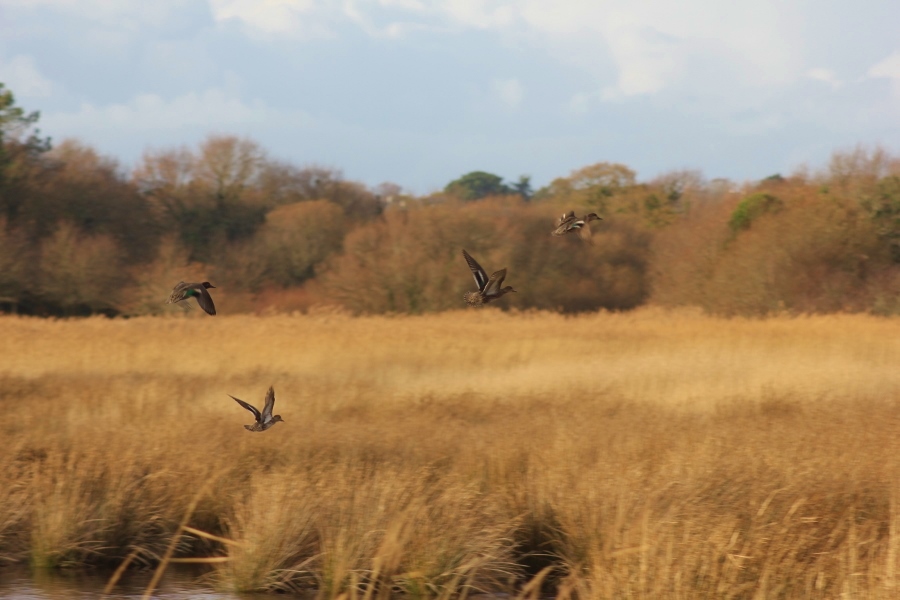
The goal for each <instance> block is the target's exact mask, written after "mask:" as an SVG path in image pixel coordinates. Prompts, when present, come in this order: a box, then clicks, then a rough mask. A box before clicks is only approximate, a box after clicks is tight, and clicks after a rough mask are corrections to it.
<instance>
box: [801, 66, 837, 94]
mask: <svg viewBox="0 0 900 600" xmlns="http://www.w3.org/2000/svg"><path fill="white" fill-rule="evenodd" d="M804 75H806V76H807V77H809V78H810V79H815V80H816V81H821V82H822V83H827V84H828V85H830V86H831V87H832V88H834V89H837V88H839V87H841V86H842V85H843V82H842V81H841V80H840V79H838V78H837V76H836V75H835V74H834V72H833V71H832V70H831V69H825V68H823V67H817V68H815V69H809V70H808V71H806V73H804Z"/></svg>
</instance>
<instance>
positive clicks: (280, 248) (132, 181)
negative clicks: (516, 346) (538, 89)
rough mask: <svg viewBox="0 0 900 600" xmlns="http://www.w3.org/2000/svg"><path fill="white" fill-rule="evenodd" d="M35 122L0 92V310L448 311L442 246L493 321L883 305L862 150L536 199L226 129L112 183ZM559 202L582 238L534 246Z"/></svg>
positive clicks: (114, 171)
mask: <svg viewBox="0 0 900 600" xmlns="http://www.w3.org/2000/svg"><path fill="white" fill-rule="evenodd" d="M37 120H38V114H37V113H26V112H25V111H23V110H22V109H21V108H19V107H17V106H16V105H15V102H14V98H13V96H12V94H11V93H10V92H9V91H8V90H6V89H5V88H3V86H2V84H0V310H3V311H6V312H20V313H26V314H40V315H84V314H92V313H105V314H109V315H120V314H121V315H140V314H154V313H162V312H164V311H167V310H168V311H171V310H173V308H172V307H171V306H166V305H164V304H163V301H164V299H165V298H166V297H167V294H168V292H169V291H170V290H171V288H172V286H173V285H174V284H175V283H177V282H178V281H180V280H186V281H189V280H194V281H197V280H204V279H208V280H210V281H212V282H213V283H214V284H215V285H216V286H217V290H216V292H217V293H216V299H217V304H218V305H219V306H220V308H221V310H220V312H223V313H227V312H242V311H258V310H265V309H274V310H296V309H300V310H303V309H306V308H309V307H311V306H314V305H321V304H334V305H340V306H343V307H345V308H347V309H349V310H351V311H354V312H359V313H366V312H413V313H420V312H427V311H436V310H444V309H450V308H461V307H463V302H462V294H463V293H464V292H465V291H466V290H468V289H472V287H473V286H474V282H473V281H472V280H471V277H470V275H469V272H468V269H467V268H466V265H465V263H464V261H463V260H462V258H461V254H460V249H461V248H466V249H467V250H469V252H470V253H471V254H472V255H473V256H475V257H476V258H477V259H478V260H479V261H480V262H481V263H482V264H483V265H484V267H485V268H486V269H487V270H488V271H492V270H495V269H499V268H501V267H508V269H509V275H508V277H507V282H508V283H510V284H512V285H513V286H514V287H515V288H516V289H517V290H518V291H519V293H517V294H511V295H509V296H506V297H505V298H504V300H503V303H498V305H501V306H502V307H504V308H520V309H525V308H542V309H552V310H562V311H585V310H596V309H600V308H606V309H613V310H620V309H628V308H633V307H636V306H639V305H641V304H645V303H647V302H654V303H657V304H664V305H698V306H702V307H703V308H704V309H706V310H708V311H710V312H715V313H721V314H753V315H758V314H767V313H771V312H780V311H789V312H820V311H871V312H877V313H882V314H891V313H895V312H898V311H900V304H898V302H897V301H896V300H895V298H897V296H898V292H900V160H898V159H897V158H895V157H892V156H890V155H889V154H888V153H886V152H885V151H883V150H880V149H874V150H867V149H861V148H859V149H855V150H853V151H850V152H846V153H838V154H835V155H834V157H833V159H832V161H831V163H830V164H829V165H828V166H827V168H825V169H823V170H822V171H821V172H817V173H796V174H793V175H791V176H789V177H782V176H779V175H776V176H772V177H770V178H767V179H766V180H763V181H760V182H756V183H751V184H742V185H735V184H733V183H731V182H728V181H724V180H712V181H709V180H706V179H704V178H703V177H702V175H700V174H699V173H697V172H694V171H677V172H672V173H669V174H666V175H663V176H660V177H657V178H655V179H653V180H651V181H646V182H641V181H638V180H637V178H636V174H635V172H634V171H633V170H631V169H629V168H628V167H627V166H624V165H620V164H614V163H598V164H594V165H591V166H588V167H584V168H582V169H578V170H576V171H574V172H572V173H571V174H569V175H568V176H566V177H560V178H558V179H556V180H554V181H553V182H552V183H551V184H550V185H548V186H546V187H544V188H542V189H539V190H536V191H535V190H532V188H531V184H530V181H529V179H528V177H525V176H523V177H520V178H519V179H518V181H516V182H515V183H505V182H504V181H503V179H502V178H501V177H499V176H497V175H493V174H491V173H484V172H474V173H469V174H466V175H463V176H462V177H460V178H459V179H457V180H455V181H452V182H450V183H448V184H447V186H446V188H445V189H444V190H443V191H442V192H439V193H435V194H430V195H427V196H413V195H410V194H404V193H403V191H402V189H401V188H400V187H399V186H397V185H394V184H382V185H381V186H378V187H376V188H370V187H368V186H365V185H363V184H361V183H358V182H353V181H349V180H347V179H345V178H344V177H343V176H342V174H341V173H340V172H339V171H337V170H334V169H328V168H322V167H317V166H296V165H291V164H286V163H284V162H280V161H277V160H274V159H272V158H270V157H269V156H268V155H267V154H266V152H265V151H264V149H262V148H261V147H260V146H259V145H258V144H256V143H254V142H253V141H251V140H248V139H244V138H238V137H234V136H210V137H209V138H207V139H206V140H205V141H204V142H203V143H201V144H199V145H198V146H197V147H196V148H174V149H164V150H155V151H148V152H147V153H146V154H145V155H144V156H143V158H142V159H141V160H140V161H139V162H138V164H137V165H136V166H135V167H134V168H133V169H132V170H130V171H126V170H124V169H122V168H121V167H120V166H119V165H118V164H117V163H116V162H115V161H114V160H112V159H109V158H106V157H103V156H100V155H99V154H98V153H97V152H96V151H95V150H93V149H92V148H90V147H87V146H85V145H83V144H80V143H78V142H76V141H64V142H62V143H60V144H58V145H56V146H55V147H54V146H52V145H51V144H50V141H49V139H47V138H43V137H41V135H40V132H39V131H38V130H37V129H36V128H35V126H36V124H37ZM568 210H575V211H576V212H579V213H581V212H582V211H583V212H590V211H594V212H598V213H599V214H601V215H602V216H603V217H604V220H603V221H600V222H595V223H593V224H592V228H593V229H594V232H595V234H594V244H585V243H583V242H581V241H580V240H578V239H577V238H575V237H574V236H572V239H568V238H554V237H551V236H550V235H549V232H550V230H551V229H553V227H554V225H555V219H556V218H557V217H558V216H559V214H561V213H562V212H564V211H568ZM507 300H508V301H507Z"/></svg>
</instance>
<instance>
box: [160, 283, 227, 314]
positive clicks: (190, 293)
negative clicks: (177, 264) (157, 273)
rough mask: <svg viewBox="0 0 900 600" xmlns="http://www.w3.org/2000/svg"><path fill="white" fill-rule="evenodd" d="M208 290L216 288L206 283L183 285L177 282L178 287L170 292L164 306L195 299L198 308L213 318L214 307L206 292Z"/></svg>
mask: <svg viewBox="0 0 900 600" xmlns="http://www.w3.org/2000/svg"><path fill="white" fill-rule="evenodd" d="M209 288H213V289H215V288H216V286H214V285H212V284H210V283H209V282H208V281H204V282H203V283H185V282H183V281H180V282H178V285H176V286H175V289H173V290H172V293H171V294H170V295H169V299H168V300H166V304H177V303H179V302H181V301H182V300H187V299H188V298H196V299H197V304H199V305H200V308H202V309H203V310H205V311H206V312H207V313H208V314H210V315H213V316H215V314H216V305H215V304H213V301H212V296H210V295H209V292H207V291H206V290H207V289H209Z"/></svg>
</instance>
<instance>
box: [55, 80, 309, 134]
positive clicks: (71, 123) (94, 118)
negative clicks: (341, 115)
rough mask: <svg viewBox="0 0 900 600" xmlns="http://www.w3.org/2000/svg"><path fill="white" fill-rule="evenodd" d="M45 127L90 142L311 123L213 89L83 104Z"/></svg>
mask: <svg viewBox="0 0 900 600" xmlns="http://www.w3.org/2000/svg"><path fill="white" fill-rule="evenodd" d="M41 122H42V124H43V125H45V128H46V129H47V130H52V131H56V132H59V133H60V134H62V136H79V137H83V138H85V139H88V140H90V139H91V137H92V132H97V131H106V132H115V133H116V134H117V135H122V134H125V133H141V134H146V133H148V132H160V131H170V132H171V131H180V130H184V129H198V130H202V131H215V130H221V129H228V128H235V127H244V126H254V127H259V126H265V125H271V126H276V125H277V126H278V127H291V126H305V125H308V124H309V123H311V122H312V119H311V118H310V117H309V116H308V115H307V114H306V113H304V112H303V111H281V110H275V109H272V108H270V107H268V106H267V105H266V103H265V102H263V101H262V100H258V99H257V100H253V101H252V102H250V103H246V102H244V101H242V100H241V99H240V98H237V97H233V96H230V95H229V94H228V93H226V92H224V91H222V90H220V89H216V88H212V89H208V90H206V91H204V92H200V93H197V92H190V93H188V94H184V95H182V96H179V97H177V98H174V99H172V100H165V99H164V98H162V97H160V96H158V95H156V94H140V95H138V96H135V97H134V98H132V99H131V100H130V101H129V102H127V103H124V104H108V105H105V106H95V105H93V104H90V103H84V104H82V105H81V107H80V108H79V110H77V111H75V112H49V113H47V114H45V115H43V116H42V119H41Z"/></svg>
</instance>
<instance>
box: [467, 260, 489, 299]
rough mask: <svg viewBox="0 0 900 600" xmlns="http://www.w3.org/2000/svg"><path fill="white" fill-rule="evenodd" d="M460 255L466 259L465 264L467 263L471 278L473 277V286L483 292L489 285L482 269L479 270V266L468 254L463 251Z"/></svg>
mask: <svg viewBox="0 0 900 600" xmlns="http://www.w3.org/2000/svg"><path fill="white" fill-rule="evenodd" d="M462 253H463V256H464V257H465V259H466V263H468V265H469V270H470V271H472V276H473V277H475V284H476V285H477V286H478V290H479V291H481V292H483V291H484V289H485V286H487V285H488V283H489V282H488V276H487V273H485V271H484V269H482V268H481V265H479V264H478V261H476V260H475V259H474V258H472V257H471V256H469V253H468V252H466V251H465V250H463V251H462Z"/></svg>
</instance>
